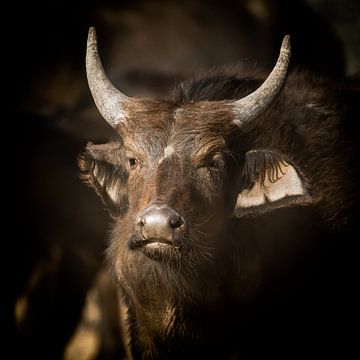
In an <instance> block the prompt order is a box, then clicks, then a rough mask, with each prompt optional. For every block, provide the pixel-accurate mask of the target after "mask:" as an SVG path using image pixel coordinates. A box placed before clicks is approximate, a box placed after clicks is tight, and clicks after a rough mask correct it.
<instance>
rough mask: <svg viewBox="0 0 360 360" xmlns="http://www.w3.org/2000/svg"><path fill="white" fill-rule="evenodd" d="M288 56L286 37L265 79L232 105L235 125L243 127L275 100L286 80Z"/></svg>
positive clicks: (288, 44)
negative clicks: (256, 87)
mask: <svg viewBox="0 0 360 360" xmlns="http://www.w3.org/2000/svg"><path fill="white" fill-rule="evenodd" d="M290 56H291V49H290V36H289V35H286V36H285V37H284V39H283V41H282V44H281V49H280V55H279V58H278V60H277V62H276V65H275V66H274V68H273V70H272V71H271V73H270V75H269V76H268V77H267V79H266V80H265V81H264V82H263V84H262V85H261V86H260V87H259V88H258V89H257V90H255V91H254V92H252V93H251V94H249V95H247V96H245V97H244V98H242V99H240V100H237V101H234V102H233V103H232V104H233V105H234V111H235V120H234V123H235V124H236V125H238V126H243V125H245V124H246V123H248V122H250V121H251V120H252V119H254V118H256V117H257V116H259V115H260V114H262V113H263V112H264V111H265V110H266V109H267V108H268V106H269V105H270V104H271V103H272V101H273V100H274V99H275V98H276V96H277V95H278V94H279V92H280V90H281V88H282V86H283V85H284V82H285V80H286V75H287V70H288V66H289V62H290Z"/></svg>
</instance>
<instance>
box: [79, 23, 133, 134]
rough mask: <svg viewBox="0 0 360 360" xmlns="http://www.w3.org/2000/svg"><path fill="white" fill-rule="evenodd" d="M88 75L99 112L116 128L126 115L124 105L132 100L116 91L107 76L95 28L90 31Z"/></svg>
mask: <svg viewBox="0 0 360 360" xmlns="http://www.w3.org/2000/svg"><path fill="white" fill-rule="evenodd" d="M86 74H87V79H88V83H89V87H90V91H91V94H92V96H93V98H94V101H95V104H96V106H97V108H98V110H99V111H100V113H101V115H102V116H103V117H104V119H105V120H106V121H107V122H108V123H109V124H110V125H111V126H112V127H116V125H117V124H118V123H119V122H121V121H122V120H123V119H124V117H125V115H126V114H125V111H124V109H123V107H122V103H123V102H124V101H126V100H130V98H129V97H128V96H126V95H124V94H123V93H121V92H120V91H119V90H118V89H116V88H115V86H114V85H113V84H112V83H111V82H110V80H109V79H108V77H107V76H106V74H105V71H104V68H103V66H102V64H101V60H100V57H99V52H98V48H97V38H96V31H95V28H94V27H91V28H90V29H89V35H88V40H87V49H86Z"/></svg>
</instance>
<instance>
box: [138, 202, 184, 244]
mask: <svg viewBox="0 0 360 360" xmlns="http://www.w3.org/2000/svg"><path fill="white" fill-rule="evenodd" d="M136 227H137V228H138V230H139V232H140V234H141V237H142V239H143V240H145V241H160V242H168V243H172V242H173V241H174V239H175V238H176V237H178V235H179V234H180V233H181V232H182V231H183V229H184V227H185V221H184V219H183V218H182V217H181V216H180V215H179V214H178V213H177V212H176V211H175V210H174V209H172V208H171V207H170V206H168V205H166V204H164V203H160V202H157V203H153V204H151V205H150V206H149V207H147V208H146V209H145V210H143V211H142V212H141V213H140V214H139V216H138V218H137V219H136Z"/></svg>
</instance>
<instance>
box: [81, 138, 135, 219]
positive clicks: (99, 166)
mask: <svg viewBox="0 0 360 360" xmlns="http://www.w3.org/2000/svg"><path fill="white" fill-rule="evenodd" d="M125 164H126V159H125V154H124V150H123V147H122V145H121V144H120V143H108V144H100V145H94V144H92V143H88V144H87V145H86V149H85V152H84V153H83V154H82V155H81V156H80V159H79V167H80V169H81V171H82V173H81V178H82V179H83V180H84V181H85V182H86V183H87V184H88V185H89V186H91V187H92V188H94V189H95V191H96V193H97V194H98V195H99V196H100V198H101V200H102V202H103V203H104V205H105V206H106V208H107V209H108V210H109V211H110V214H111V215H112V216H113V217H118V216H122V215H124V214H125V212H126V211H127V208H128V196H127V179H128V173H127V171H126V165H125Z"/></svg>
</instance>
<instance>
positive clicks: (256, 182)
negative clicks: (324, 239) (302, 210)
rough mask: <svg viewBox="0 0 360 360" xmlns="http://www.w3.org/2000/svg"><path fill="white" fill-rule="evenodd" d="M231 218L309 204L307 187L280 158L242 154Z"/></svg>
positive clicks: (265, 153)
mask: <svg viewBox="0 0 360 360" xmlns="http://www.w3.org/2000/svg"><path fill="white" fill-rule="evenodd" d="M241 180H242V181H241V182H242V187H241V191H240V193H239V194H238V197H237V201H236V206H235V211H234V213H235V215H236V216H237V217H242V216H256V215H260V214H262V213H265V212H267V211H270V210H273V209H277V208H280V207H286V206H293V205H306V204H309V203H311V202H312V197H311V196H310V194H309V191H308V184H307V183H306V181H305V180H304V179H303V177H302V176H301V175H300V172H299V171H298V170H297V169H296V167H295V165H294V164H292V163H291V161H290V160H288V159H286V158H285V156H284V155H282V154H280V153H278V152H275V151H270V150H252V151H249V152H247V153H246V155H245V164H244V168H243V171H242V176H241Z"/></svg>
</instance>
